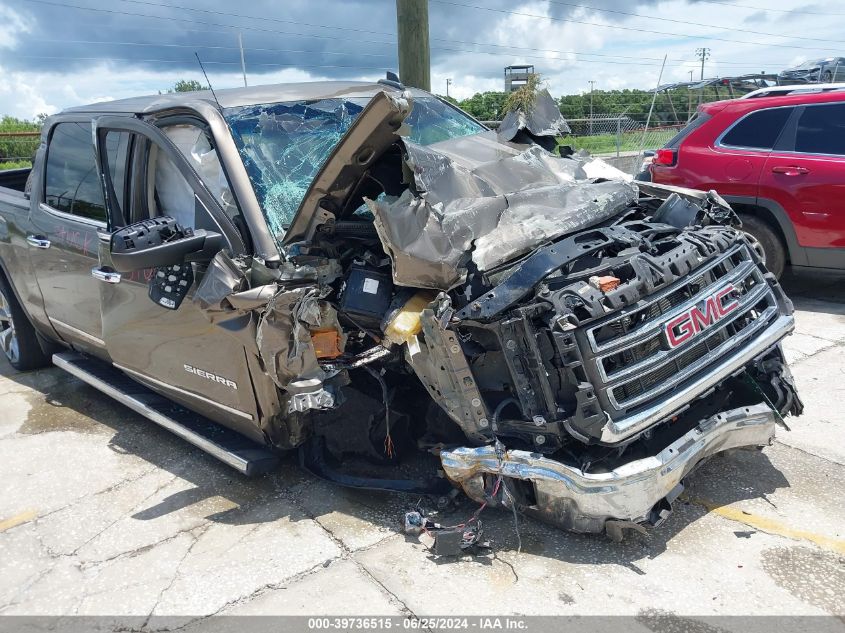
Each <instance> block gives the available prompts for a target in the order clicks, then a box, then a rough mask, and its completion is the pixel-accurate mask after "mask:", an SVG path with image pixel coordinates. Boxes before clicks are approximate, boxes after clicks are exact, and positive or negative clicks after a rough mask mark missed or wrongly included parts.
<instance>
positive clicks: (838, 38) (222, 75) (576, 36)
mask: <svg viewBox="0 0 845 633" xmlns="http://www.w3.org/2000/svg"><path fill="white" fill-rule="evenodd" d="M429 10H430V20H431V29H430V31H431V38H432V39H431V49H432V51H431V53H432V84H433V85H432V88H433V90H434V91H435V92H438V93H441V94H443V93H445V90H446V78H451V79H452V86H451V89H450V94H452V95H453V96H456V97H458V98H463V97H467V96H470V95H472V94H473V93H475V92H478V91H484V90H501V89H502V69H503V67H504V66H506V65H508V64H521V63H524V64H534V65H535V67H536V69H537V71H538V72H540V73H542V75H543V77H544V78H545V79H546V80H547V82H548V86H549V88H550V90H551V91H552V93H553V94H572V93H578V92H584V91H586V90H588V89H589V84H588V82H589V81H590V80H594V81H595V82H596V83H595V86H596V89H613V88H648V87H652V86H654V85H655V83H656V82H657V79H658V74H659V71H660V66H661V62H662V60H663V57H664V55H666V56H668V62H667V64H666V69H665V71H664V76H663V83H667V82H670V81H681V80H686V79H689V76H690V75H689V71H690V70H692V71H693V72H694V75H695V77H698V74H699V72H700V69H699V62H697V61H696V60H695V51H696V49H697V48H700V47H707V48H709V49H710V51H711V53H710V58H709V60H708V61H707V62H706V65H705V76H708V77H711V76H726V75H736V74H742V73H747V72H759V71H762V70H765V71H777V70H779V69H781V68H783V67H786V66H789V65H792V64H795V63H797V62H800V61H803V60H805V59H813V58H816V57H825V56H830V55H834V54H843V53H845V34H844V33H845V7H843V5H842V4H841V3H839V2H836V1H832V2H830V1H829V2H813V3H812V4H808V3H802V2H801V0H798V2H795V0H737V1H736V2H731V1H730V0H718V1H717V0H695V1H688V0H667V1H650V0H642V1H640V2H631V1H630V0H566V1H564V0H528V1H524V2H523V1H521V0H430V9H429ZM239 33H240V35H241V37H242V38H243V43H244V48H245V57H246V66H247V74H248V80H249V82H250V83H251V84H259V83H274V82H280V81H282V82H283V81H307V80H313V79H326V78H328V79H376V78H379V77H382V76H383V73H384V70H385V69H394V70H395V69H396V67H397V61H396V36H395V33H396V17H395V0H252V2H232V1H231V0H0V114H11V115H14V116H19V117H25V118H30V117H33V116H34V115H36V114H38V113H41V112H45V113H48V114H49V113H53V112H56V111H58V110H61V109H62V108H66V107H69V106H73V105H79V104H83V103H90V102H92V101H98V100H104V99H114V98H120V97H127V96H133V95H138V94H146V93H154V92H156V91H158V90H163V89H165V88H167V87H169V86H171V85H173V83H174V82H175V81H176V80H178V79H198V80H201V79H202V77H201V74H200V72H199V69H198V67H197V64H196V60H195V58H194V51H196V52H198V53H199V55H200V57H201V58H202V59H203V62H204V63H206V68H207V70H208V72H209V76H210V78H211V81H212V83H213V85H214V86H215V88H217V87H220V88H222V87H233V86H238V85H241V83H242V78H241V74H240V57H239V52H238V34H239Z"/></svg>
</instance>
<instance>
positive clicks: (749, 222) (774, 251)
mask: <svg viewBox="0 0 845 633" xmlns="http://www.w3.org/2000/svg"><path fill="white" fill-rule="evenodd" d="M740 217H741V219H742V230H743V231H745V233H746V235H748V238H749V241H750V242H751V246H752V247H753V248H754V249H755V250H756V251H757V252H758V253H759V254H760V256H761V257H762V258H763V263H764V264H765V265H766V268H768V269H769V272H771V273H772V274H773V275H774V276H775V277H777V278H780V276H781V275H782V274H783V268H784V266H786V248H785V247H784V245H783V242H782V241H781V239H780V237H779V236H778V234H777V233H775V231H774V230H773V229H772V227H770V226H769V225H768V224H767V223H766V222H764V221H763V220H761V219H760V218H758V217H755V216H753V215H742V216H740Z"/></svg>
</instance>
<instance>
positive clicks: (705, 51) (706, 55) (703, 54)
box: [695, 48, 710, 81]
mask: <svg viewBox="0 0 845 633" xmlns="http://www.w3.org/2000/svg"><path fill="white" fill-rule="evenodd" d="M695 55H696V57H699V58H700V59H701V80H702V81H704V62H705V61H707V60H708V59H710V49H709V48H696V49H695Z"/></svg>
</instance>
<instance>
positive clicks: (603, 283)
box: [590, 275, 622, 292]
mask: <svg viewBox="0 0 845 633" xmlns="http://www.w3.org/2000/svg"><path fill="white" fill-rule="evenodd" d="M620 283H622V282H621V280H620V279H619V278H618V277H611V276H610V275H604V276H603V277H590V285H591V286H592V287H593V288H596V289H598V290H601V291H602V292H609V291H610V290H613V289H614V288H616V287H617V286H618V285H619V284H620Z"/></svg>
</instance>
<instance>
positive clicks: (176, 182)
mask: <svg viewBox="0 0 845 633" xmlns="http://www.w3.org/2000/svg"><path fill="white" fill-rule="evenodd" d="M147 173H148V176H149V178H148V181H147V208H148V209H149V212H150V217H157V216H161V215H169V216H170V217H172V218H174V219H175V220H176V221H177V222H179V224H181V225H182V226H184V227H191V228H195V227H196V204H197V203H196V198H195V196H194V191H193V189H192V188H191V186H190V185H189V184H188V181H187V180H185V177H184V176H183V175H182V174H181V172H180V171H179V169H178V168H177V167H176V165H174V164H173V161H171V160H170V158H169V157H168V156H167V154H166V153H165V152H163V151H161V150H160V149H159V148H158V146H156V145H152V146H151V147H150V153H149V163H148V164H147Z"/></svg>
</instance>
